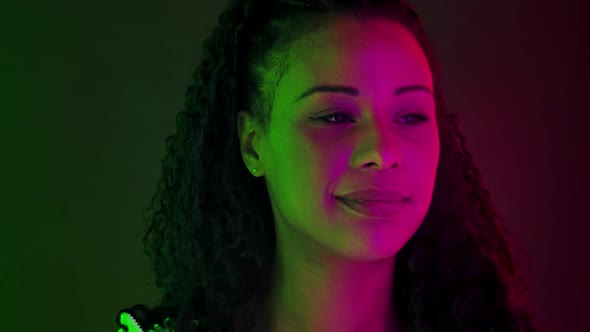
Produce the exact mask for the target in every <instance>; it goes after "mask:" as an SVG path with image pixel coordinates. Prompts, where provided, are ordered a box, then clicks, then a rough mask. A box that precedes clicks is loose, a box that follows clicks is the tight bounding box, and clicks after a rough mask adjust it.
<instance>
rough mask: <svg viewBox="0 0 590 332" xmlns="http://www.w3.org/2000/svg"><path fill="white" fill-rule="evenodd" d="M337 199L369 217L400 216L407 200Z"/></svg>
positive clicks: (389, 217)
mask: <svg viewBox="0 0 590 332" xmlns="http://www.w3.org/2000/svg"><path fill="white" fill-rule="evenodd" d="M336 200H337V201H339V202H340V203H342V204H343V205H344V206H345V207H347V208H348V209H350V210H352V211H354V212H356V213H357V214H360V215H362V216H364V217H368V218H378V219H382V218H388V219H391V218H394V217H396V216H398V215H399V214H400V213H401V212H402V210H403V208H404V206H405V204H406V201H405V200H401V201H388V202H377V201H357V200H348V199H344V198H341V197H336Z"/></svg>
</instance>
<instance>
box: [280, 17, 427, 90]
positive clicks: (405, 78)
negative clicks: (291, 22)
mask: <svg viewBox="0 0 590 332" xmlns="http://www.w3.org/2000/svg"><path fill="white" fill-rule="evenodd" d="M307 37H308V38H306V39H305V40H304V41H303V44H304V46H303V44H299V45H297V46H295V47H297V48H298V49H296V52H297V56H296V57H295V58H294V59H293V62H292V63H291V66H290V68H289V70H288V71H287V73H286V74H285V76H284V78H283V80H282V82H283V83H284V84H283V91H288V92H287V93H292V94H295V93H296V92H297V91H300V90H301V89H302V88H304V87H309V86H311V85H312V84H319V83H324V84H334V83H340V84H345V83H349V84H353V85H355V86H357V87H358V88H359V90H360V93H361V94H365V93H378V92H379V90H383V92H384V93H388V94H389V95H391V91H392V90H393V87H397V86H401V85H403V84H406V83H412V84H423V85H426V86H429V87H431V88H432V77H431V73H430V68H429V65H428V60H427V59H426V56H425V55H424V53H423V52H422V49H421V47H420V45H419V44H418V42H417V41H416V39H415V38H414V36H413V35H412V33H411V32H410V31H408V30H407V29H406V28H405V27H403V26H402V25H401V24H399V23H397V22H393V21H390V20H387V19H382V18H378V19H372V20H369V21H366V22H359V21H357V20H356V19H354V18H341V19H339V20H337V21H335V22H334V23H331V24H329V25H326V26H325V27H322V28H320V29H319V30H316V31H315V32H314V33H312V34H310V35H309V36H307ZM363 89H364V90H365V91H363ZM277 97H278V96H277ZM284 97H287V96H284Z"/></svg>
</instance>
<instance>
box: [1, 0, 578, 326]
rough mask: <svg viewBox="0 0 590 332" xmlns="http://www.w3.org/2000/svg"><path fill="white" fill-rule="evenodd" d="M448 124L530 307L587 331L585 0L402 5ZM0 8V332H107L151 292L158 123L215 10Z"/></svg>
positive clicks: (192, 4) (163, 131)
mask: <svg viewBox="0 0 590 332" xmlns="http://www.w3.org/2000/svg"><path fill="white" fill-rule="evenodd" d="M410 2H411V3H413V4H414V5H415V6H416V8H417V10H418V13H419V14H420V15H421V16H422V18H423V20H424V23H425V26H426V29H427V33H428V35H429V36H430V38H431V40H432V42H433V44H434V48H435V52H436V56H437V58H438V61H439V62H440V65H441V70H442V75H443V82H442V83H443V93H444V94H445V96H446V101H447V106H448V109H449V111H451V112H457V113H459V114H460V115H461V116H462V125H463V126H462V127H463V130H464V132H465V134H466V136H467V138H468V143H469V144H468V148H470V150H471V151H472V152H473V155H474V158H475V162H476V164H477V166H478V167H479V168H480V170H481V171H482V173H483V176H484V177H483V180H484V184H485V185H486V186H487V187H488V188H489V189H490V190H491V191H492V199H493V200H494V202H495V204H496V206H497V208H498V210H499V212H500V214H501V215H502V216H503V217H504V219H505V221H506V223H507V225H508V227H510V228H511V229H512V230H513V231H514V232H516V233H517V235H519V236H520V239H521V241H522V244H523V247H524V249H526V250H527V251H528V253H529V255H530V263H529V264H528V265H527V264H525V265H524V266H523V268H524V269H525V270H524V272H525V275H526V277H527V280H528V281H529V286H530V288H531V291H530V294H529V295H530V303H531V309H532V310H533V313H534V315H535V317H536V319H537V321H538V322H539V323H540V325H541V326H542V327H545V328H547V330H548V331H549V330H551V331H581V330H584V329H585V327H586V326H587V325H588V324H587V323H586V321H587V317H588V314H587V311H588V309H590V305H588V299H589V297H590V287H589V286H588V282H587V280H589V279H590V266H589V265H588V264H587V262H588V261H589V259H588V258H589V252H590V251H589V250H588V248H587V247H586V245H587V244H588V235H589V234H590V232H589V231H590V226H589V225H588V224H589V221H590V218H589V214H590V213H589V209H588V206H589V204H588V201H589V198H590V195H589V190H588V187H589V185H590V181H589V176H588V174H589V172H588V170H590V155H589V152H590V149H589V148H588V146H589V145H590V140H589V134H588V131H589V120H590V115H589V114H590V107H589V106H588V105H589V103H588V101H587V98H588V94H589V92H588V90H589V88H590V84H589V83H588V77H590V46H589V45H590V37H589V36H590V34H589V33H588V32H589V31H590V23H589V21H590V19H589V17H590V15H589V13H590V2H588V1H584V0H578V1H575V0H568V1H560V2H557V1H549V0H542V1H535V0H520V1H509V2H507V3H509V4H503V3H499V2H498V1H490V0H486V1H472V0H461V1H459V0H450V1H449V0H447V1H443V0H436V1H426V0H414V1H410ZM83 3H84V4H80V3H77V2H73V1H69V2H68V3H63V2H62V3H54V4H51V5H48V4H41V3H32V2H31V1H26V0H23V1H16V0H10V1H3V5H1V7H0V12H2V13H4V16H5V18H3V19H2V24H3V25H4V24H8V26H5V27H4V28H3V29H1V30H2V31H3V32H4V33H3V34H5V36H4V37H3V41H4V42H3V43H2V52H1V55H0V57H1V59H2V61H1V62H0V64H1V65H2V67H3V69H2V77H3V78H4V79H3V81H4V84H3V86H4V88H2V89H0V91H2V95H3V97H2V98H1V101H0V105H2V106H0V107H1V113H0V114H1V115H2V120H0V133H1V135H2V139H1V140H0V142H2V150H1V151H2V152H3V153H2V161H3V162H2V164H1V165H2V168H3V172H1V173H0V174H3V179H2V182H1V185H2V189H3V190H1V191H0V192H2V195H3V197H2V199H1V200H0V201H1V202H2V204H3V205H4V204H5V206H2V207H1V208H2V211H3V213H2V217H1V218H2V223H1V225H2V231H0V234H1V235H2V237H1V238H0V239H1V241H0V245H1V246H2V247H1V248H0V255H1V256H0V287H1V288H0V306H1V307H0V309H1V310H0V313H1V314H0V315H1V316H2V321H3V323H4V324H5V326H4V327H3V328H2V330H3V331H8V330H10V331H12V330H15V331H16V330H17V329H18V330H19V331H88V332H99V331H116V326H115V325H114V318H115V314H116V313H117V311H118V310H119V309H121V308H123V307H127V306H130V305H132V304H135V303H144V304H148V305H153V304H155V301H156V300H157V298H158V296H159V292H158V290H157V289H156V288H155V285H154V283H153V280H152V273H151V270H150V268H149V263H148V261H147V258H146V257H144V255H143V251H142V250H143V248H142V245H141V238H142V236H143V233H144V231H145V227H144V222H143V221H142V219H141V212H142V210H143V208H145V207H146V206H147V204H148V202H149V200H150V199H151V197H152V195H153V193H154V190H155V187H156V181H157V179H158V176H159V172H160V162H161V159H162V158H163V156H164V153H165V145H164V143H165V138H166V137H167V136H168V135H170V134H172V133H173V132H174V131H175V115H176V113H177V112H179V111H181V110H182V109H183V103H184V94H185V91H186V88H187V86H188V85H189V84H190V82H191V81H190V80H191V75H192V72H193V70H194V69H195V68H196V66H197V65H198V64H199V62H200V59H201V55H202V43H203V40H204V38H205V36H206V35H207V34H208V33H209V32H210V31H212V29H213V28H214V26H215V25H216V23H217V18H218V15H219V13H220V12H221V11H222V9H223V8H225V5H226V3H227V1H213V0H209V1H176V2H174V3H171V2H168V3H164V2H160V3H157V4H156V3H148V2H139V1H125V2H115V1H109V2H105V1H100V2H99V1H94V2H93V3H89V2H83Z"/></svg>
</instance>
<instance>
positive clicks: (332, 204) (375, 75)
mask: <svg viewBox="0 0 590 332" xmlns="http://www.w3.org/2000/svg"><path fill="white" fill-rule="evenodd" d="M306 42H308V44H306V45H308V46H309V45H312V47H307V48H305V49H304V51H301V50H302V49H303V48H299V49H298V50H299V51H300V52H301V55H300V56H298V57H297V58H296V59H295V61H294V62H293V63H292V66H291V67H290V68H289V70H288V71H287V72H286V75H285V76H284V77H283V78H282V79H281V80H280V83H279V85H278V87H277V89H276V90H275V93H276V95H275V100H274V104H273V108H272V120H271V122H270V129H269V133H268V136H263V135H262V133H260V132H254V131H250V132H247V130H249V129H253V127H252V126H249V127H245V126H246V125H245V124H244V123H243V122H242V120H243V119H242V117H240V121H239V123H241V124H240V127H239V128H240V129H239V131H240V133H241V134H240V139H241V141H242V155H243V159H244V161H245V163H246V165H247V166H249V168H250V169H252V168H257V172H256V174H257V175H258V174H261V175H264V177H265V181H266V185H267V188H268V191H269V195H270V197H271V201H272V202H271V203H272V207H273V213H274V217H275V224H276V230H277V233H278V235H277V236H278V238H277V241H279V242H277V245H281V244H280V243H282V242H285V243H286V242H289V241H290V242H292V244H293V245H297V246H305V243H312V244H313V245H319V246H317V247H320V248H323V249H327V250H328V251H329V252H330V253H332V254H333V253H337V254H338V255H339V256H347V257H348V258H356V259H357V260H370V259H379V258H384V257H389V256H392V255H395V254H396V253H397V251H398V250H399V249H400V248H401V247H402V246H403V245H404V244H405V243H406V242H407V241H408V240H409V238H410V237H411V236H412V235H413V234H414V232H415V231H416V230H417V228H418V226H419V225H420V223H421V222H422V220H423V218H424V216H425V215H426V212H427V210H428V208H429V206H430V202H431V198H432V193H433V189H434V182H435V176H436V169H437V165H438V159H439V151H440V146H439V137H438V129H437V125H436V116H435V103H434V97H433V95H432V93H431V92H428V91H425V90H420V89H415V90H412V89H409V90H406V91H405V92H404V90H403V89H402V90H401V92H400V91H399V89H401V88H403V87H406V86H418V85H419V86H423V87H425V88H426V89H427V90H429V91H433V83H432V76H431V72H430V68H429V65H428V61H427V59H426V57H425V55H424V53H423V52H422V50H421V48H420V46H419V44H418V42H417V41H416V40H415V38H414V37H413V35H412V34H411V33H410V32H409V31H407V30H406V29H405V28H404V27H402V26H401V25H399V24H398V23H395V22H392V21H389V20H385V19H375V20H371V21H368V22H365V23H359V22H357V21H355V20H354V19H352V18H343V19H340V20H338V21H336V23H335V24H332V25H328V26H327V27H325V28H323V29H320V30H318V31H316V33H314V34H313V35H310V36H309V38H308V39H307V41H306ZM320 85H338V86H346V87H350V89H348V90H347V91H348V92H346V93H344V92H316V93H313V94H309V95H308V96H306V97H303V98H299V97H300V95H302V94H303V93H304V92H305V91H307V90H309V89H310V88H312V87H315V86H320ZM396 91H398V92H397V93H396ZM334 113H339V114H336V115H334V116H332V117H326V118H324V119H320V117H323V116H328V115H331V114H334ZM423 118H424V119H426V121H420V120H421V119H423ZM242 128H244V129H242ZM248 137H250V138H253V137H256V138H255V139H254V140H249V138H248ZM251 142H255V143H252V145H251V146H250V147H248V144H250V143H251ZM250 148H251V150H249V149H250ZM364 188H378V189H382V190H394V191H399V192H402V193H404V194H405V195H406V196H408V197H409V200H408V201H407V202H405V203H403V204H401V209H400V211H399V214H398V215H397V216H394V217H387V218H377V217H368V216H363V215H359V214H356V213H354V212H352V210H350V209H348V208H347V207H345V205H343V204H342V203H341V202H340V201H339V200H337V199H336V196H338V195H344V194H347V193H350V192H351V191H355V190H358V189H364ZM287 239H290V240H287ZM302 240H303V241H302Z"/></svg>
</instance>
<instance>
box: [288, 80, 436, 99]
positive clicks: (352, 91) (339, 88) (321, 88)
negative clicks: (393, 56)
mask: <svg viewBox="0 0 590 332" xmlns="http://www.w3.org/2000/svg"><path fill="white" fill-rule="evenodd" d="M412 91H423V92H426V93H428V94H430V95H433V93H432V91H431V90H430V88H429V87H427V86H425V85H420V84H414V85H406V86H402V87H399V88H397V89H395V90H394V91H393V95H394V96H396V97H397V96H399V95H401V94H403V93H407V92H412ZM318 92H335V93H344V94H347V95H349V96H353V97H357V96H358V95H359V90H358V89H356V88H354V87H351V86H343V85H317V86H314V87H311V88H309V89H307V90H306V91H305V92H303V93H302V94H301V95H299V97H297V98H296V99H295V100H294V101H293V102H297V101H299V100H301V99H303V98H305V97H309V96H311V95H312V94H314V93H318Z"/></svg>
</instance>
